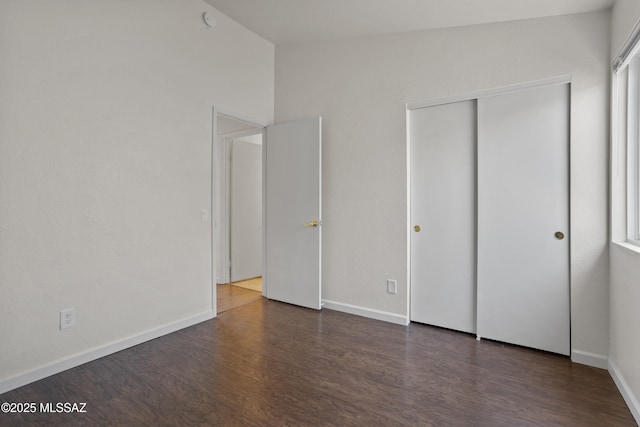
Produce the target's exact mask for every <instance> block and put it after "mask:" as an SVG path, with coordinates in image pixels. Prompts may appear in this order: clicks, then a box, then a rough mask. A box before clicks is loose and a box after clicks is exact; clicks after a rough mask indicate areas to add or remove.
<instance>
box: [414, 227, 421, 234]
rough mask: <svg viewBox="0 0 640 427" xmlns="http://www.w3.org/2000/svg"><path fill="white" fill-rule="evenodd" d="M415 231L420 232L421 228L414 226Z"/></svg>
mask: <svg viewBox="0 0 640 427" xmlns="http://www.w3.org/2000/svg"><path fill="white" fill-rule="evenodd" d="M413 229H414V230H415V232H416V233H419V232H420V226H419V225H414V226H413Z"/></svg>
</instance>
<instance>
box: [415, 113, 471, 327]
mask: <svg viewBox="0 0 640 427" xmlns="http://www.w3.org/2000/svg"><path fill="white" fill-rule="evenodd" d="M410 114H411V116H410V125H411V126H410V132H411V133H410V141H411V146H410V150H411V153H410V156H411V165H410V167H411V172H410V178H411V230H410V231H409V232H410V233H411V320H412V321H416V322H421V323H427V324H431V325H436V326H442V327H446V328H450V329H455V330H459V331H465V332H475V319H476V310H475V306H476V299H475V268H476V267H475V256H476V255H475V244H476V242H475V235H476V232H475V163H476V148H475V147H476V103H475V101H465V102H456V103H451V104H444V105H438V106H434V107H428V108H421V109H417V110H412V111H411V113H410ZM416 227H420V228H419V231H416V230H418V229H417V228H416Z"/></svg>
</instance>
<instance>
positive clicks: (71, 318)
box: [60, 308, 76, 330]
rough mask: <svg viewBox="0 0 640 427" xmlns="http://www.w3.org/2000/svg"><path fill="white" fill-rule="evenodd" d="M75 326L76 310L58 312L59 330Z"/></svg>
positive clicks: (69, 309)
mask: <svg viewBox="0 0 640 427" xmlns="http://www.w3.org/2000/svg"><path fill="white" fill-rule="evenodd" d="M75 325H76V309H75V308H68V309H66V310H60V330H63V329H67V328H70V327H72V326H75Z"/></svg>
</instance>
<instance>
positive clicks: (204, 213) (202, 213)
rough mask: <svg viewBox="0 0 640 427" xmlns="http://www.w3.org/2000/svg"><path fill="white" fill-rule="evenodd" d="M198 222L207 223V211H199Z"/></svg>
mask: <svg viewBox="0 0 640 427" xmlns="http://www.w3.org/2000/svg"><path fill="white" fill-rule="evenodd" d="M200 220H201V221H202V222H207V221H209V211H208V210H206V209H202V210H201V211H200Z"/></svg>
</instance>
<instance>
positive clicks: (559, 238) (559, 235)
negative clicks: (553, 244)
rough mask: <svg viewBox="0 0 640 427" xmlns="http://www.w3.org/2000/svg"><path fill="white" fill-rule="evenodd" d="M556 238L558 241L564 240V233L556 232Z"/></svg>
mask: <svg viewBox="0 0 640 427" xmlns="http://www.w3.org/2000/svg"><path fill="white" fill-rule="evenodd" d="M554 236H556V239H558V240H562V239H564V233H563V232H562V231H556V234H554Z"/></svg>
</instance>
